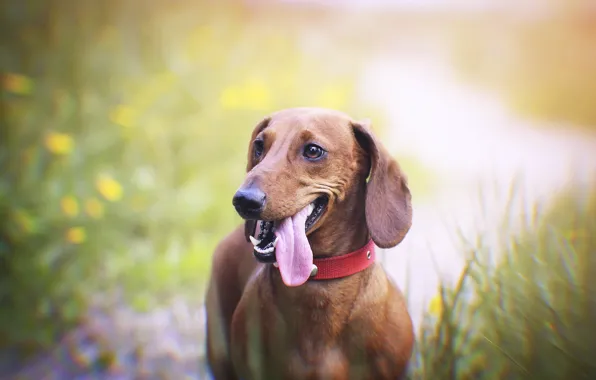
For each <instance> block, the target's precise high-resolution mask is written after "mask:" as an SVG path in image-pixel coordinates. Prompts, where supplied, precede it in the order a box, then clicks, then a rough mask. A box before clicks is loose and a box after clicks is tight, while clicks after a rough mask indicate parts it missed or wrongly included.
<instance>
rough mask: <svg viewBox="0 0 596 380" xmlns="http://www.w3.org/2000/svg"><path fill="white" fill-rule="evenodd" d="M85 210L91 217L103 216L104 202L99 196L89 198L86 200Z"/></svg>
mask: <svg viewBox="0 0 596 380" xmlns="http://www.w3.org/2000/svg"><path fill="white" fill-rule="evenodd" d="M85 211H86V212H87V215H89V216H90V217H92V218H94V219H99V218H101V217H102V216H103V211H104V210H103V204H102V203H101V202H100V201H99V200H98V199H97V198H89V199H87V200H86V201H85Z"/></svg>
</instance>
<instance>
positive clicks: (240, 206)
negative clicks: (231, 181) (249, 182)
mask: <svg viewBox="0 0 596 380" xmlns="http://www.w3.org/2000/svg"><path fill="white" fill-rule="evenodd" d="M266 200H267V196H266V195H265V193H263V192H262V191H261V190H260V189H259V188H257V187H252V186H251V187H248V188H245V189H240V190H238V191H237V192H236V194H234V198H233V199H232V204H233V205H234V207H235V208H236V211H237V212H238V214H240V216H241V217H243V218H245V219H258V218H259V216H260V215H261V212H263V210H264V209H265V201H266Z"/></svg>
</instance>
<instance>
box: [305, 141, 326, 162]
mask: <svg viewBox="0 0 596 380" xmlns="http://www.w3.org/2000/svg"><path fill="white" fill-rule="evenodd" d="M302 154H303V155H304V157H306V158H307V159H309V160H318V159H319V158H321V157H323V155H324V154H325V150H324V149H323V148H321V147H320V146H318V145H315V144H308V145H307V146H305V147H304V152H303V153H302Z"/></svg>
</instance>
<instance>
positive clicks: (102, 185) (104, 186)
mask: <svg viewBox="0 0 596 380" xmlns="http://www.w3.org/2000/svg"><path fill="white" fill-rule="evenodd" d="M95 186H96V187H97V191H99V193H100V194H101V195H102V196H103V197H104V198H105V199H106V200H108V201H112V202H115V201H118V200H120V199H121V198H122V185H120V183H118V181H116V180H115V179H113V178H112V177H109V176H100V177H99V178H97V180H96V181H95Z"/></svg>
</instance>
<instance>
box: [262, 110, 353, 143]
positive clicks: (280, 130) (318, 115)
mask: <svg viewBox="0 0 596 380" xmlns="http://www.w3.org/2000/svg"><path fill="white" fill-rule="evenodd" d="M264 132H265V133H271V134H274V135H275V136H276V138H288V137H293V136H303V137H305V138H308V137H313V138H317V137H318V138H321V139H324V140H327V141H337V140H344V139H349V138H351V137H352V127H351V119H350V118H349V117H348V116H346V115H344V114H342V113H340V112H332V111H319V110H303V111H296V110H293V111H290V112H280V113H276V114H273V115H272V116H271V121H270V122H269V126H268V127H267V128H266V129H265V131H264Z"/></svg>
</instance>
